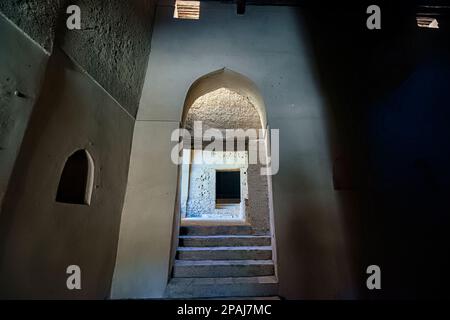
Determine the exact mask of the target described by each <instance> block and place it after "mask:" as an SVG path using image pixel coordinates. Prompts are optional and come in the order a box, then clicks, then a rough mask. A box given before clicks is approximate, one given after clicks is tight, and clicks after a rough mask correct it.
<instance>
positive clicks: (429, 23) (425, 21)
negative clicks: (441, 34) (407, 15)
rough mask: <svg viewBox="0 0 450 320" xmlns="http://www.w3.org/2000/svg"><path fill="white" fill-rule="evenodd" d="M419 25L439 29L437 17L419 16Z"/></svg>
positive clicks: (417, 18)
mask: <svg viewBox="0 0 450 320" xmlns="http://www.w3.org/2000/svg"><path fill="white" fill-rule="evenodd" d="M416 20H417V26H418V27H420V28H431V29H439V24H438V21H437V19H436V18H432V17H426V16H417V17H416Z"/></svg>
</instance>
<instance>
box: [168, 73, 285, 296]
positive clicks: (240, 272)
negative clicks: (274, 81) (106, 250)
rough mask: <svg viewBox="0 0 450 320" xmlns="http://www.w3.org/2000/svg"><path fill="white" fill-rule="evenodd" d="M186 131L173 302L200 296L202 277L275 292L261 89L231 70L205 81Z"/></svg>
mask: <svg viewBox="0 0 450 320" xmlns="http://www.w3.org/2000/svg"><path fill="white" fill-rule="evenodd" d="M181 127H182V129H185V130H184V131H183V132H184V136H183V144H182V146H183V148H182V158H183V162H182V164H181V165H180V171H179V179H180V181H179V189H178V198H177V199H178V200H177V209H178V217H179V219H178V223H177V224H176V227H177V228H179V232H176V234H178V239H176V240H175V241H174V243H176V244H177V246H176V248H174V252H175V254H174V256H173V257H174V263H173V272H172V280H171V282H170V283H169V287H168V288H169V291H168V292H169V295H171V292H177V293H176V294H174V297H175V296H178V293H179V292H181V291H183V292H184V293H183V294H185V293H186V291H184V290H190V292H191V293H189V294H185V295H184V296H185V297H196V296H199V294H200V293H196V292H195V290H196V289H195V288H197V286H196V284H197V282H198V283H199V284H200V283H203V282H204V280H202V279H204V278H210V279H212V280H211V286H214V285H213V283H221V281H225V282H226V281H227V280H226V279H229V278H235V279H234V280H233V281H234V284H235V285H236V286H242V288H243V290H247V289H248V290H249V292H253V291H252V290H254V289H255V288H258V290H259V289H261V287H260V286H268V287H269V290H268V292H274V291H276V290H275V289H274V287H273V286H272V285H275V284H276V283H277V278H276V263H275V260H276V259H275V237H274V228H273V210H272V208H273V206H272V192H271V180H270V179H271V177H270V176H268V175H267V174H263V171H264V170H261V169H262V168H263V167H265V166H266V165H267V161H266V160H267V159H264V161H262V162H261V161H260V160H261V159H260V158H261V155H262V156H263V158H265V157H267V142H268V141H267V139H268V135H267V134H266V132H265V130H264V129H266V128H267V123H266V113H265V107H264V103H263V99H262V96H261V95H260V94H259V92H258V89H257V88H256V86H255V85H254V84H253V83H252V81H250V80H249V79H248V78H246V77H245V76H243V75H241V74H239V73H237V72H234V71H231V70H227V69H221V70H218V71H215V72H212V73H210V74H208V75H206V76H203V77H201V78H200V79H198V80H197V81H195V82H194V83H193V85H192V86H191V88H190V89H189V91H188V93H187V96H186V100H185V105H184V110H183V115H182V122H181ZM255 154H256V157H255ZM200 278H201V279H200ZM244 278H245V281H244V280H243V279H244ZM261 281H263V282H264V285H263V284H262V283H261ZM186 283H189V286H186ZM188 287H191V288H190V289H189V288H188ZM200 287H201V286H200V285H199V288H200ZM221 290H222V291H223V294H227V292H228V291H227V290H230V292H232V290H235V289H232V288H228V289H227V287H226V286H224V287H223V288H222V289H221Z"/></svg>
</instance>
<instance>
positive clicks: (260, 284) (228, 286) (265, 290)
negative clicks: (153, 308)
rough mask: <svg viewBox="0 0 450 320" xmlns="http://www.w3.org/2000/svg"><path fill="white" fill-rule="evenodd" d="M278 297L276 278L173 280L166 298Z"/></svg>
mask: <svg viewBox="0 0 450 320" xmlns="http://www.w3.org/2000/svg"><path fill="white" fill-rule="evenodd" d="M276 295H278V281H277V279H276V278H275V276H267V277H237V278H172V279H171V280H170V281H169V284H168V285H167V289H166V292H165V297H166V298H171V299H192V298H196V299H202V298H223V297H273V296H276Z"/></svg>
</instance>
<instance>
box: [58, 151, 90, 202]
mask: <svg viewBox="0 0 450 320" xmlns="http://www.w3.org/2000/svg"><path fill="white" fill-rule="evenodd" d="M89 166H90V163H89V159H88V155H87V153H86V151H84V150H78V151H76V152H75V153H74V154H72V155H71V156H70V157H69V158H68V159H67V161H66V164H65V166H64V169H63V172H62V174H61V179H60V180H59V185H58V191H57V193H56V201H57V202H63V203H71V204H89V200H90V190H88V187H89V186H88V180H89V174H90V168H89Z"/></svg>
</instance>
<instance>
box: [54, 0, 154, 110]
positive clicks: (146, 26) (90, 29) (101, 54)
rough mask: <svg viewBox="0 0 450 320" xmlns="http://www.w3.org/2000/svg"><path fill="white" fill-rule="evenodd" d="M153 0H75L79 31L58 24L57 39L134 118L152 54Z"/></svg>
mask: <svg viewBox="0 0 450 320" xmlns="http://www.w3.org/2000/svg"><path fill="white" fill-rule="evenodd" d="M155 2H156V1H147V0H129V1H123V0H110V1H106V0H102V1H99V0H78V1H73V4H77V5H78V6H80V9H81V14H82V20H81V30H73V31H68V30H67V29H65V28H61V29H60V30H61V31H60V33H59V34H58V43H60V45H61V47H62V49H63V50H64V51H65V52H66V53H67V54H68V55H69V56H70V57H72V58H73V59H74V60H75V61H76V62H77V63H79V64H80V65H81V66H82V67H83V68H84V69H85V70H86V71H87V72H88V73H89V74H90V75H91V76H92V77H93V78H94V79H95V80H96V81H97V82H98V83H99V84H100V85H101V86H102V87H104V88H105V89H106V91H108V92H109V93H110V94H111V95H112V96H113V97H114V98H115V99H116V100H117V101H118V102H119V103H120V104H121V105H122V107H124V108H125V109H126V110H127V111H128V112H129V113H130V114H131V115H132V116H133V117H135V116H136V113H137V109H138V106H139V100H140V97H141V91H142V86H143V83H144V78H145V72H146V66H147V61H148V56H149V53H150V42H151V30H152V21H153V14H154V6H155Z"/></svg>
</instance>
